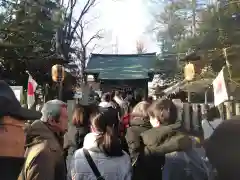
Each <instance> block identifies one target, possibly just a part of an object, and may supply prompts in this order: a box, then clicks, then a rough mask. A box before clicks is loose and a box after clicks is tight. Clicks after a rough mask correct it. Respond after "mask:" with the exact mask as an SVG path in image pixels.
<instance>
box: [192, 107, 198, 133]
mask: <svg viewBox="0 0 240 180" xmlns="http://www.w3.org/2000/svg"><path fill="white" fill-rule="evenodd" d="M192 110H193V111H192V112H193V113H192V122H193V123H192V124H193V127H194V131H198V129H199V123H198V104H192Z"/></svg>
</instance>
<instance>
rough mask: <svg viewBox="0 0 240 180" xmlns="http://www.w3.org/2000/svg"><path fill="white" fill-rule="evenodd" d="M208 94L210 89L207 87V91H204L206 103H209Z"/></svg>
mask: <svg viewBox="0 0 240 180" xmlns="http://www.w3.org/2000/svg"><path fill="white" fill-rule="evenodd" d="M207 95H208V89H206V91H205V93H204V102H205V104H207V103H208V97H207Z"/></svg>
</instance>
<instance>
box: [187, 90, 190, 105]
mask: <svg viewBox="0 0 240 180" xmlns="http://www.w3.org/2000/svg"><path fill="white" fill-rule="evenodd" d="M187 93H188V103H190V102H191V92H190V91H188V92H187Z"/></svg>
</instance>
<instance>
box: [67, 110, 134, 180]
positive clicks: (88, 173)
mask: <svg viewBox="0 0 240 180" xmlns="http://www.w3.org/2000/svg"><path fill="white" fill-rule="evenodd" d="M118 123H119V121H118V119H117V117H116V116H113V115H112V113H111V112H109V111H104V112H98V113H97V114H96V115H95V116H94V117H93V118H92V120H91V131H92V132H91V133H89V134H87V135H86V137H85V139H84V143H83V148H81V149H79V150H77V151H76V152H75V154H74V156H73V159H72V164H71V177H72V179H74V180H85V179H87V180H96V179H101V180H103V179H105V180H130V179H131V161H130V157H129V156H128V154H127V153H126V152H124V151H123V150H122V148H121V142H120V140H119V136H118Z"/></svg>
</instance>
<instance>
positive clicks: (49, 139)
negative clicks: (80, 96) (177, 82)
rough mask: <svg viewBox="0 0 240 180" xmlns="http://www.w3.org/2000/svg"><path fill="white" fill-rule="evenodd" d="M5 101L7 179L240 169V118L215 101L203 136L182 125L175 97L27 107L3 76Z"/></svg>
mask: <svg viewBox="0 0 240 180" xmlns="http://www.w3.org/2000/svg"><path fill="white" fill-rule="evenodd" d="M0 106H1V107H0V145H1V147H0V165H1V168H0V179H1V180H147V179H150V180H227V179H229V180H237V179H239V177H240V176H239V175H240V171H239V170H238V167H239V165H240V155H239V154H240V153H239V152H240V144H239V143H238V139H237V138H238V137H239V135H240V133H239V132H240V131H239V129H240V121H238V119H239V120H240V118H238V117H235V118H234V119H233V120H226V121H221V122H220V121H219V120H217V122H216V119H218V113H217V109H216V108H214V107H213V108H210V109H209V110H207V111H206V116H205V118H204V121H203V122H202V126H203V135H202V137H196V136H193V135H192V134H191V133H189V132H187V131H186V130H184V129H183V128H182V123H181V122H180V121H178V119H177V107H176V105H175V104H174V103H173V102H172V100H170V99H158V100H153V99H152V98H151V97H148V98H143V99H140V98H138V99H137V98H135V97H134V96H132V95H131V94H128V95H126V97H123V96H122V94H121V93H120V92H117V91H116V92H112V93H105V94H103V96H102V97H101V100H100V102H94V103H90V104H87V105H86V104H84V105H83V104H81V103H80V104H77V105H76V106H75V108H74V110H73V116H72V117H68V112H67V104H66V103H64V102H62V101H60V100H51V101H48V102H46V103H45V104H44V105H43V107H42V108H41V112H38V111H34V110H29V109H26V108H24V107H22V106H21V105H20V103H19V101H18V100H17V99H16V97H15V95H14V93H13V91H12V89H11V88H10V87H9V85H8V84H6V83H5V82H4V81H0ZM69 118H70V119H71V122H70V123H69V121H68V119H69ZM26 120H28V121H31V123H29V124H26ZM215 122H216V123H215ZM209 128H211V129H210V130H209Z"/></svg>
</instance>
